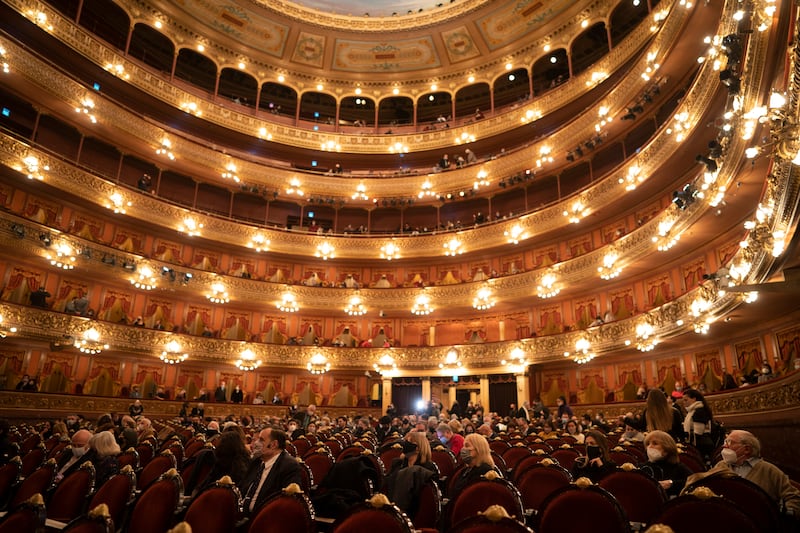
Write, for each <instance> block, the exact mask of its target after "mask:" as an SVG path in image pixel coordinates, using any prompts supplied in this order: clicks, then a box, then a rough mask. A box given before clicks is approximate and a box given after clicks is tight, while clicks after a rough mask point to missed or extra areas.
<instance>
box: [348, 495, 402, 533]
mask: <svg viewBox="0 0 800 533" xmlns="http://www.w3.org/2000/svg"><path fill="white" fill-rule="evenodd" d="M413 531H414V525H413V524H412V523H411V520H409V519H408V517H407V516H406V515H405V513H403V512H402V511H401V510H400V509H398V508H397V506H396V505H392V504H391V503H389V500H388V499H387V498H386V496H385V495H383V494H380V493H379V494H376V495H375V496H373V497H372V498H370V499H369V500H368V501H366V502H364V503H361V504H358V505H355V506H353V507H352V508H351V509H350V510H349V511H348V512H347V513H346V514H345V515H344V516H342V517H341V518H339V519H338V520H336V522H334V524H333V533H365V532H380V533H413Z"/></svg>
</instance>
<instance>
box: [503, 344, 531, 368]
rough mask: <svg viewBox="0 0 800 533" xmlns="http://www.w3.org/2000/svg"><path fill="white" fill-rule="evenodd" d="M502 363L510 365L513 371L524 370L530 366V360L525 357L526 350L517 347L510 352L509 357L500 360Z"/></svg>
mask: <svg viewBox="0 0 800 533" xmlns="http://www.w3.org/2000/svg"><path fill="white" fill-rule="evenodd" d="M500 364H501V365H508V366H509V367H511V369H512V370H513V371H516V372H524V370H525V367H526V366H528V360H527V358H526V357H525V350H523V349H522V348H520V347H516V348H514V349H513V350H511V353H510V354H508V359H503V360H502V361H500Z"/></svg>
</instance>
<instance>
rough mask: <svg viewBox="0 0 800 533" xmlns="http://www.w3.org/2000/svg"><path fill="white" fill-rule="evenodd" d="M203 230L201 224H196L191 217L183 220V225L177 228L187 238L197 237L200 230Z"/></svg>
mask: <svg viewBox="0 0 800 533" xmlns="http://www.w3.org/2000/svg"><path fill="white" fill-rule="evenodd" d="M201 229H203V223H202V222H198V221H196V220H195V219H193V218H192V217H186V218H184V219H183V224H181V225H180V226H178V231H180V232H183V233H185V234H187V235H188V236H189V237H197V236H198V235H200V230H201Z"/></svg>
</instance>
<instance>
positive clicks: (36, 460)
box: [21, 443, 47, 477]
mask: <svg viewBox="0 0 800 533" xmlns="http://www.w3.org/2000/svg"><path fill="white" fill-rule="evenodd" d="M46 459H47V448H45V447H44V444H41V443H40V444H38V445H37V446H36V447H34V448H33V449H32V450H31V451H29V452H28V453H26V454H25V455H23V456H22V472H21V475H22V477H28V476H29V475H31V473H32V472H33V471H34V470H36V469H37V468H39V467H40V466H42V463H44V462H45V460H46Z"/></svg>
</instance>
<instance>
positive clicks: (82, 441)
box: [72, 429, 92, 448]
mask: <svg viewBox="0 0 800 533" xmlns="http://www.w3.org/2000/svg"><path fill="white" fill-rule="evenodd" d="M91 438H92V432H91V431H89V430H88V429H79V430H78V431H76V432H75V433H74V434H73V435H72V447H73V448H85V447H86V445H87V444H89V439H91Z"/></svg>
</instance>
